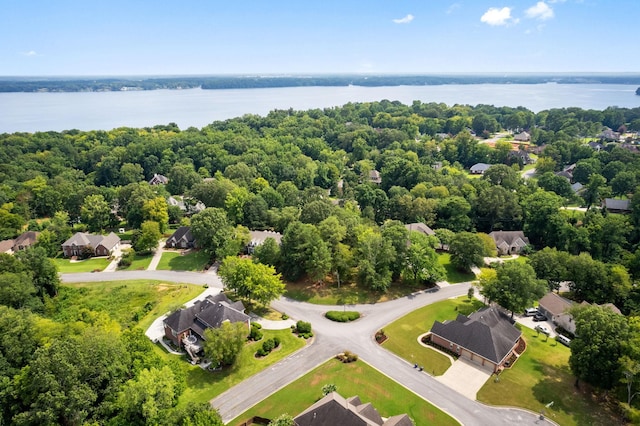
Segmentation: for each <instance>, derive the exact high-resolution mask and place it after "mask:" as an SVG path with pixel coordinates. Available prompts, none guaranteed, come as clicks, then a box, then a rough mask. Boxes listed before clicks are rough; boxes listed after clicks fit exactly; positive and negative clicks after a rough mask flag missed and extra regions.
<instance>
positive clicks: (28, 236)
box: [13, 231, 40, 251]
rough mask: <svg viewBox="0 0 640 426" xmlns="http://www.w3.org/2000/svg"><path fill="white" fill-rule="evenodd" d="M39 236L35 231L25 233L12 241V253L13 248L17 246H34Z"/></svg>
mask: <svg viewBox="0 0 640 426" xmlns="http://www.w3.org/2000/svg"><path fill="white" fill-rule="evenodd" d="M39 234H40V233H39V232H36V231H27V232H23V233H22V234H20V236H19V237H18V238H16V239H15V240H13V247H14V251H15V247H19V246H24V247H26V246H30V245H32V244H34V243H35V242H36V240H37V239H38V235H39Z"/></svg>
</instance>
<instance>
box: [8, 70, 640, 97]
mask: <svg viewBox="0 0 640 426" xmlns="http://www.w3.org/2000/svg"><path fill="white" fill-rule="evenodd" d="M548 83H556V84H625V85H629V84H632V85H635V84H640V74H595V73H594V74H510V75H494V74H489V75H488V74H478V75H472V74H450V75H446V74H444V75H435V74H433V75H431V74H430V75H335V76H330V75H316V76H272V75H270V76H202V77H195V76H184V77H179V76H175V77H174V76H171V77H161V76H158V77H140V78H134V77H130V78H129V77H95V78H91V77H68V78H66V77H0V93H11V92H116V91H139V90H161V89H165V90H166V89H168V90H181V89H194V88H201V89H203V90H222V89H260V88H285V87H346V86H361V87H384V86H436V85H448V84H461V85H465V84H548Z"/></svg>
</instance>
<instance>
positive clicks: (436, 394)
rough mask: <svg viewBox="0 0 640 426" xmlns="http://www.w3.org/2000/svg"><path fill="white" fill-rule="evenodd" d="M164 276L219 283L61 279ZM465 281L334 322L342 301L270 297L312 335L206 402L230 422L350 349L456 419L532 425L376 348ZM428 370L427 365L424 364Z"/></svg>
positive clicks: (521, 414)
mask: <svg viewBox="0 0 640 426" xmlns="http://www.w3.org/2000/svg"><path fill="white" fill-rule="evenodd" d="M135 279H146V280H164V281H171V282H180V283H192V284H199V285H205V284H206V285H208V286H210V287H217V288H222V283H221V281H220V279H219V278H218V276H217V275H216V274H212V273H197V272H175V271H116V272H109V273H78V274H64V275H62V280H63V281H64V282H99V281H111V280H113V281H118V280H135ZM469 286H470V283H460V284H455V285H443V286H442V288H440V289H439V290H438V291H435V292H426V291H423V292H418V293H414V294H411V295H409V296H406V297H403V298H400V299H396V300H392V301H389V302H384V303H376V304H362V305H351V306H349V307H348V308H349V309H350V310H355V311H358V312H360V314H361V318H360V319H359V320H357V321H354V322H352V323H336V322H332V321H330V320H328V319H326V318H325V317H324V313H325V312H326V311H328V310H341V309H343V306H324V305H322V306H321V305H314V304H310V303H304V302H299V301H295V300H292V299H287V298H284V297H283V298H280V299H279V300H277V301H274V302H272V307H273V308H274V309H276V310H278V311H280V312H286V313H287V315H289V316H290V317H291V318H295V319H297V320H304V321H309V322H311V324H312V325H313V331H314V335H315V337H314V339H313V341H312V342H311V343H310V344H308V345H307V346H306V347H305V348H303V349H302V350H300V351H298V352H296V353H294V354H292V355H291V356H289V357H287V358H285V359H283V360H282V361H280V362H278V363H276V364H274V365H272V366H271V367H269V368H267V369H265V370H263V371H261V372H259V373H258V374H256V375H254V376H252V377H251V378H250V379H248V380H245V381H243V382H241V383H239V384H238V385H236V386H233V387H232V388H230V389H228V390H227V391H225V392H224V393H222V394H221V395H219V396H218V397H216V398H214V399H213V400H212V401H211V404H212V405H213V406H214V407H215V408H216V409H218V410H219V412H220V415H221V416H222V419H223V421H225V422H229V421H230V420H232V419H234V418H235V417H237V416H238V415H240V414H242V413H243V412H244V411H245V410H247V409H248V408H250V407H252V406H253V405H255V404H256V403H258V402H260V401H261V400H263V399H265V398H267V397H268V396H269V395H271V394H272V393H273V392H275V391H277V390H278V389H281V388H283V387H285V386H286V385H288V384H289V383H291V382H292V381H294V380H296V379H297V378H299V377H301V376H302V375H304V374H306V373H307V372H309V371H311V370H313V369H314V368H315V367H317V366H319V365H320V364H322V363H323V362H325V361H327V360H328V359H330V358H332V357H334V356H335V355H336V354H337V353H339V352H342V351H344V350H349V351H351V352H354V353H356V354H358V356H359V358H360V359H361V360H362V361H364V362H366V363H367V364H369V365H371V366H373V367H374V368H376V369H377V370H379V371H380V372H382V373H383V374H385V375H387V376H388V377H390V378H391V379H393V380H395V381H396V382H398V383H400V384H402V385H403V386H405V387H406V388H408V389H410V390H411V391H413V392H414V393H416V394H417V395H419V396H421V397H422V398H424V399H425V400H428V401H429V402H431V403H432V404H434V405H436V406H437V407H438V408H440V409H441V410H443V411H445V412H447V413H448V414H449V415H451V416H453V417H454V418H456V419H457V420H458V421H459V422H460V423H462V424H463V425H514V424H533V423H537V422H538V421H539V418H538V415H537V414H535V413H532V412H529V411H526V410H521V409H517V408H497V407H490V406H487V405H484V404H481V403H479V402H477V401H474V400H472V399H469V398H467V397H465V396H464V395H462V394H460V393H458V392H456V391H455V390H453V389H451V388H449V387H447V386H446V385H444V384H443V383H441V382H440V381H438V380H437V379H435V378H434V377H432V376H430V375H429V374H427V373H425V372H418V371H417V370H415V369H414V368H413V366H412V365H411V364H410V363H409V362H407V361H405V360H403V359H400V358H398V357H397V356H396V355H394V354H392V353H391V352H389V351H387V350H385V349H383V348H382V347H380V346H379V345H378V344H377V343H376V342H375V339H374V334H375V332H376V331H377V330H379V329H381V328H383V327H384V326H385V325H387V324H389V323H390V322H392V321H394V320H396V319H398V318H400V317H402V316H404V315H406V314H407V313H409V312H412V311H414V310H416V309H418V308H420V307H422V306H426V305H428V304H431V303H434V302H437V301H440V300H444V299H448V298H452V297H458V296H461V295H465V294H467V290H468V289H469ZM425 369H426V370H427V371H428V366H425Z"/></svg>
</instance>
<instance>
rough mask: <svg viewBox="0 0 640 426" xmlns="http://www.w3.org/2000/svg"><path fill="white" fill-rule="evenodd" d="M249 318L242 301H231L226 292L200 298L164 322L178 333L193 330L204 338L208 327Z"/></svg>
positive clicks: (216, 326)
mask: <svg viewBox="0 0 640 426" xmlns="http://www.w3.org/2000/svg"><path fill="white" fill-rule="evenodd" d="M249 319H250V317H249V315H247V314H245V313H244V305H243V304H242V302H240V301H238V302H231V300H229V298H228V297H227V296H226V295H225V294H224V293H218V294H216V295H215V296H207V297H206V298H205V299H204V300H198V301H197V302H196V303H194V304H193V306H191V307H189V308H185V309H180V310H178V311H175V312H173V313H172V314H170V315H169V316H167V318H165V319H164V323H165V324H166V325H167V326H169V327H170V328H171V329H172V330H173V331H175V332H176V333H182V332H184V331H187V330H192V331H193V332H195V333H196V334H198V335H199V336H200V337H201V338H203V339H204V330H206V329H207V328H218V327H220V325H222V323H223V322H225V321H230V322H246V321H248V320H249Z"/></svg>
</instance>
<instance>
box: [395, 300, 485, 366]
mask: <svg viewBox="0 0 640 426" xmlns="http://www.w3.org/2000/svg"><path fill="white" fill-rule="evenodd" d="M481 306H482V303H481V302H480V301H478V300H476V299H473V300H472V301H471V302H469V300H468V299H467V298H466V297H459V298H457V299H450V300H443V301H441V302H437V303H433V304H431V305H428V306H425V307H423V308H420V309H417V310H415V311H413V312H411V313H410V314H407V315H405V316H404V317H402V318H400V319H398V320H396V321H394V322H392V323H391V324H389V325H387V326H386V327H385V328H384V332H385V334H386V335H387V337H388V339H387V341H385V342H384V344H383V347H384V348H385V349H387V350H389V351H391V352H393V353H394V354H396V355H398V356H399V357H401V358H404V359H406V360H407V361H409V362H411V363H412V364H413V363H418V365H421V366H423V367H424V369H425V371H427V372H428V373H430V374H433V375H436V376H439V375H441V374H443V373H444V372H445V371H447V369H448V368H449V367H450V366H451V361H450V360H449V358H448V357H446V356H444V355H442V354H441V353H439V352H437V351H435V350H433V349H431V348H428V347H424V346H422V345H421V344H420V343H418V336H420V335H422V334H424V333H426V332H428V331H429V330H430V329H431V326H432V325H433V322H434V321H436V320H438V321H444V320H448V319H455V318H456V316H457V315H458V313H462V314H465V315H466V314H470V313H471V312H473V311H475V310H477V309H478V308H480V307H481Z"/></svg>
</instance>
